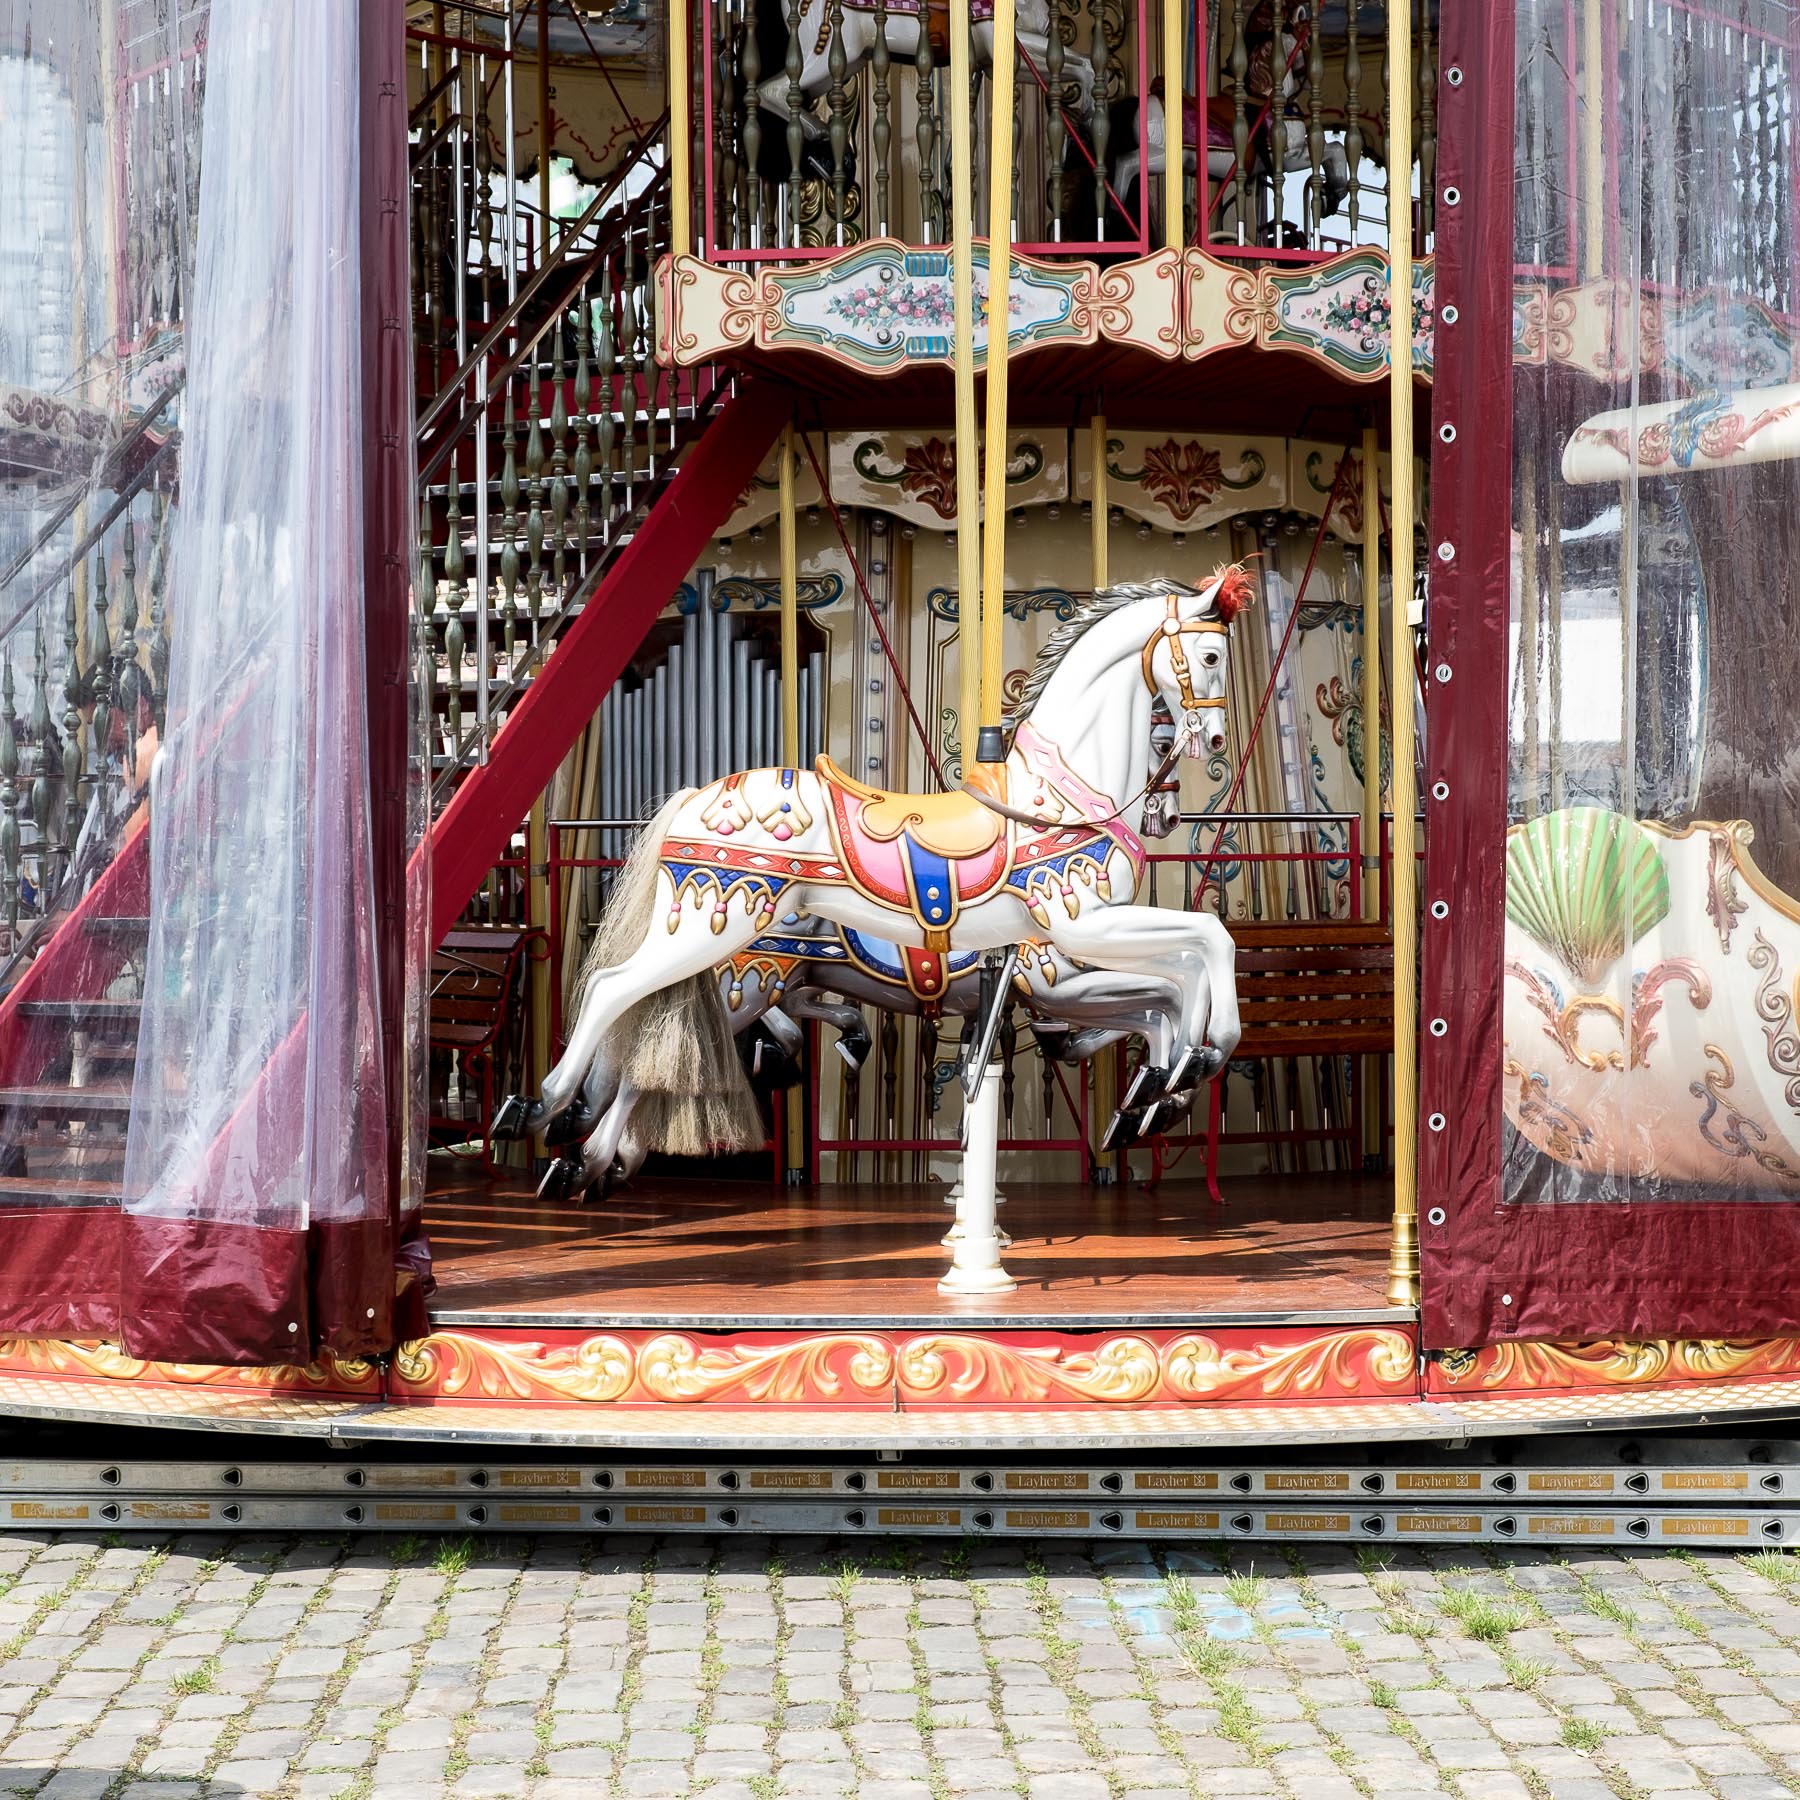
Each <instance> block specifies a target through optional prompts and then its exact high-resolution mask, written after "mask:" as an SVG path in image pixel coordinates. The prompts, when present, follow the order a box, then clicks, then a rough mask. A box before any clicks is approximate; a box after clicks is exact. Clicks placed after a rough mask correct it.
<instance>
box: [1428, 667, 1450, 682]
mask: <svg viewBox="0 0 1800 1800" xmlns="http://www.w3.org/2000/svg"><path fill="white" fill-rule="evenodd" d="M1431 679H1432V680H1433V681H1438V682H1443V681H1448V680H1449V679H1450V665H1449V664H1448V663H1439V664H1438V666H1437V667H1436V668H1435V669H1433V670H1432V671H1431Z"/></svg>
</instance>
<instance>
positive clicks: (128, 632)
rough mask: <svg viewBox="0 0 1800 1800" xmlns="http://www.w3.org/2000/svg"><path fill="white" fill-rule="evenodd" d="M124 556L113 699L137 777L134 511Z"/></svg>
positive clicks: (131, 772)
mask: <svg viewBox="0 0 1800 1800" xmlns="http://www.w3.org/2000/svg"><path fill="white" fill-rule="evenodd" d="M123 552H124V554H123V555H122V556H121V558H120V577H121V580H122V582H123V584H124V585H123V588H122V590H121V592H120V595H119V635H118V638H117V640H116V641H115V643H114V646H113V683H112V691H113V696H114V698H115V699H116V700H117V702H118V706H119V713H120V716H121V718H122V719H123V720H124V725H125V747H124V753H123V754H124V761H125V772H126V774H127V775H128V776H130V777H131V778H132V779H134V780H135V779H136V777H137V740H138V703H139V701H140V700H141V698H142V692H143V690H142V683H141V682H140V680H139V671H138V640H137V633H138V587H137V528H136V523H135V521H134V520H133V519H132V516H131V507H130V506H129V505H127V506H126V508H125V539H124V544H123Z"/></svg>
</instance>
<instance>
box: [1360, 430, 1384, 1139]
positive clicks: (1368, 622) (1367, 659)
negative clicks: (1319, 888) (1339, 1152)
mask: <svg viewBox="0 0 1800 1800" xmlns="http://www.w3.org/2000/svg"><path fill="white" fill-rule="evenodd" d="M1362 464H1363V492H1362V509H1363V512H1362V642H1363V650H1362V664H1363V666H1362V726H1363V732H1362V736H1363V787H1362V867H1361V871H1360V873H1361V877H1362V916H1363V917H1364V918H1365V919H1369V920H1378V919H1379V918H1380V917H1381V449H1380V442H1379V440H1378V439H1377V437H1376V435H1375V427H1374V426H1373V425H1372V424H1370V425H1365V426H1364V427H1363V437H1362ZM1386 1062H1387V1058H1386V1056H1385V1055H1378V1054H1370V1055H1367V1056H1365V1057H1364V1058H1363V1059H1362V1076H1361V1082H1360V1088H1361V1095H1362V1107H1361V1111H1362V1164H1363V1167H1364V1168H1365V1169H1370V1170H1379V1169H1380V1168H1381V1167H1382V1166H1383V1164H1384V1163H1385V1162H1386V1161H1387V1145H1386V1144H1385V1143H1384V1142H1383V1141H1382V1113H1383V1108H1382V1104H1381V1102H1382V1097H1383V1092H1384V1089H1385V1088H1386V1085H1387V1081H1386V1077H1387V1070H1386V1067H1385V1066H1384V1065H1385V1064H1386Z"/></svg>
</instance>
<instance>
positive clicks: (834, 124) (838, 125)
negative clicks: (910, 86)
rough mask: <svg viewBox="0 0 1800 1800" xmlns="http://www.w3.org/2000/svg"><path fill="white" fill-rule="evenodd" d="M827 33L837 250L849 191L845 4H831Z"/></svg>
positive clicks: (838, 0)
mask: <svg viewBox="0 0 1800 1800" xmlns="http://www.w3.org/2000/svg"><path fill="white" fill-rule="evenodd" d="M827 29H828V30H829V31H830V33H831V44H830V47H829V48H828V49H827V51H826V53H825V66H826V68H827V69H828V70H829V71H830V74H831V81H830V85H829V86H828V87H827V88H826V90H825V92H826V105H825V111H826V116H827V118H828V119H829V120H830V122H831V123H830V131H831V217H832V220H833V222H834V224H835V227H836V231H837V244H838V248H839V249H842V248H843V244H844V203H845V195H846V190H847V187H848V180H849V175H848V170H847V168H846V159H847V158H848V157H849V154H850V92H849V89H848V87H847V86H846V84H845V79H844V78H845V76H846V75H847V73H848V72H849V67H850V65H849V60H848V58H847V57H846V56H845V54H844V0H831V10H830V14H829V19H828V25H827Z"/></svg>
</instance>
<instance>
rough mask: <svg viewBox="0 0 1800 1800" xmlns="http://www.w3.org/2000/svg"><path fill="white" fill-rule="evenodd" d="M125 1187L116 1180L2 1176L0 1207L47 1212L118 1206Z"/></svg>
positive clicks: (0, 1180)
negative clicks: (70, 1179)
mask: <svg viewBox="0 0 1800 1800" xmlns="http://www.w3.org/2000/svg"><path fill="white" fill-rule="evenodd" d="M121 1193H122V1187H121V1184H120V1183H119V1182H116V1181H59V1180H53V1179H50V1178H48V1177H46V1178H45V1179H43V1180H41V1181H40V1180H36V1179H34V1178H33V1177H31V1176H29V1175H5V1176H0V1207H8V1206H10V1207H17V1208H19V1209H20V1210H23V1211H32V1210H39V1211H48V1210H50V1209H52V1208H55V1207H76V1206H117V1205H118V1204H119V1201H120V1198H121Z"/></svg>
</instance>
